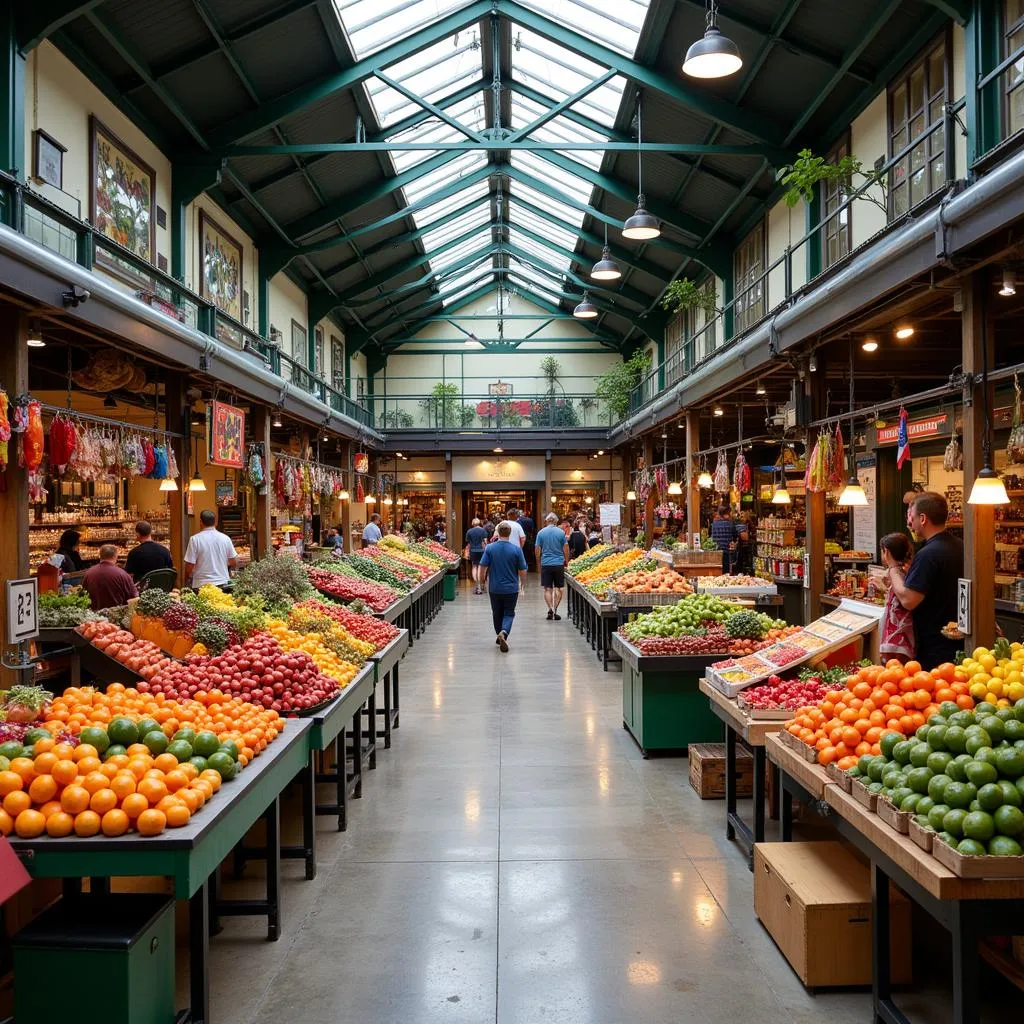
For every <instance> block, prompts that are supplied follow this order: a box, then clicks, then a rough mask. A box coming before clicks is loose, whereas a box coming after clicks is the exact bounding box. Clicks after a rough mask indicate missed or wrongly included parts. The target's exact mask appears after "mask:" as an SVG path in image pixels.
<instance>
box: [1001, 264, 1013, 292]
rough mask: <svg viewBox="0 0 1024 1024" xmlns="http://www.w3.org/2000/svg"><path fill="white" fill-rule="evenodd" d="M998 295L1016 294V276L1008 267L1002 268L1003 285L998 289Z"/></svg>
mask: <svg viewBox="0 0 1024 1024" xmlns="http://www.w3.org/2000/svg"><path fill="white" fill-rule="evenodd" d="M999 294H1000V295H1006V296H1009V295H1016V294H1017V274H1016V273H1015V272H1014V271H1013V270H1011V269H1010V268H1009V267H1003V285H1002V287H1001V288H1000V289H999Z"/></svg>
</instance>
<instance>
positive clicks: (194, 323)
mask: <svg viewBox="0 0 1024 1024" xmlns="http://www.w3.org/2000/svg"><path fill="white" fill-rule="evenodd" d="M0 221H2V223H3V224H5V225H6V226H7V227H9V228H12V229H14V230H15V231H18V232H20V233H21V234H23V235H26V236H27V237H29V238H31V239H33V240H34V241H36V242H38V243H39V244H40V245H41V246H43V247H44V248H46V249H49V250H50V251H51V252H55V253H57V254H58V255H59V256H63V257H64V258H65V259H68V260H73V261H74V262H76V263H78V264H79V265H80V266H83V267H86V268H87V269H89V270H97V269H98V270H101V271H102V272H103V274H104V276H106V277H108V278H110V279H112V280H113V281H114V282H115V283H116V284H117V285H119V286H120V287H123V288H124V290H125V291H127V292H130V293H131V294H134V295H135V296H136V298H139V299H141V300H142V301H143V302H145V303H147V304H148V305H149V306H151V307H153V308H154V309H157V310H159V311H160V312H161V313H163V314H164V315H165V316H168V317H170V318H171V319H172V320H177V321H178V322H179V323H182V324H185V325H186V326H187V327H191V328H193V329H194V330H197V331H200V332H201V333H203V334H207V335H209V336H210V337H211V338H216V339H217V340H218V341H220V342H221V343H223V344H224V345H227V346H229V347H231V348H234V349H237V350H238V351H239V352H245V353H248V354H249V355H250V356H251V357H252V358H253V360H254V361H255V362H256V363H258V364H261V365H262V366H263V367H264V368H265V369H267V370H268V371H269V372H271V373H273V374H275V375H277V376H279V377H281V378H282V379H283V380H284V381H288V382H290V383H292V384H293V385H294V386H295V387H298V388H301V389H302V390H303V391H306V392H308V393H309V394H311V395H315V396H316V397H317V398H319V399H320V401H321V402H323V403H324V404H325V405H327V406H329V407H330V408H331V409H333V410H334V411H335V412H337V413H339V414H341V415H343V416H347V417H349V418H350V419H352V420H355V421H356V422H357V423H361V424H362V425H363V426H367V427H372V426H373V416H372V414H371V413H370V411H369V410H368V409H366V408H364V407H363V406H362V405H360V404H359V403H358V402H355V401H353V400H352V399H351V398H349V397H348V395H346V394H343V393H342V392H341V391H338V390H337V389H336V388H334V387H332V386H331V385H330V384H328V383H327V382H326V381H323V380H320V379H319V378H318V377H316V376H314V375H313V374H312V373H311V372H310V371H309V370H308V369H307V368H306V367H304V366H301V365H300V364H298V363H296V362H295V361H294V360H293V359H291V357H289V356H287V355H285V354H284V353H283V352H281V351H280V350H279V349H278V347H277V346H276V345H273V344H271V343H270V342H269V341H267V339H266V338H262V337H260V335H259V334H257V333H256V332H254V331H252V330H250V329H249V328H248V327H246V326H245V325H244V324H241V323H239V322H238V321H237V320H235V319H233V318H232V317H230V316H228V315H227V314H226V313H223V312H222V311H221V310H219V309H217V307H216V306H214V305H213V303H211V302H210V301H209V300H207V299H204V298H203V297H202V296H200V295H198V294H196V293H195V292H194V291H192V290H191V289H190V288H187V287H186V286H185V285H184V284H182V283H181V282H180V281H177V280H175V279H174V278H173V277H171V276H170V275H169V274H165V273H164V272H163V271H161V270H159V269H157V268H156V267H154V266H153V265H152V264H151V263H149V262H148V261H147V260H145V259H142V258H141V257H139V256H136V255H135V253H133V252H130V251H129V250H128V249H125V248H124V247H123V246H121V245H118V243H117V242H115V241H113V240H112V239H110V238H107V237H106V235H102V234H100V233H98V232H96V231H94V230H93V227H92V225H91V224H89V223H88V222H87V221H84V220H80V219H79V218H78V217H75V216H73V215H72V214H70V213H68V212H67V211H66V210H63V209H61V208H60V207H59V206H57V205H56V204H55V203H53V202H51V201H50V200H49V199H47V198H46V197H45V196H41V195H39V194H38V193H36V192H33V191H32V190H31V189H29V188H28V187H26V186H25V184H24V183H23V182H20V181H18V179H17V178H15V177H13V176H12V175H9V174H6V173H4V172H2V171H0ZM282 364H283V365H282Z"/></svg>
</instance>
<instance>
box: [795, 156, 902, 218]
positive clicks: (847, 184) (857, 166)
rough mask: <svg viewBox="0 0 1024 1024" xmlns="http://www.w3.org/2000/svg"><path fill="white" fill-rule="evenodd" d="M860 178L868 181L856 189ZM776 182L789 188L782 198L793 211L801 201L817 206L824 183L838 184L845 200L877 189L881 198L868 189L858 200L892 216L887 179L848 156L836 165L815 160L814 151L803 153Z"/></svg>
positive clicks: (818, 158) (822, 160)
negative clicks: (817, 193) (816, 194)
mask: <svg viewBox="0 0 1024 1024" xmlns="http://www.w3.org/2000/svg"><path fill="white" fill-rule="evenodd" d="M857 178H863V179H864V180H863V181H862V182H861V184H860V185H859V186H855V185H854V180H855V179H857ZM775 179H776V181H778V182H779V184H780V185H783V186H785V188H786V191H785V192H784V193H783V196H782V198H783V199H784V200H785V202H786V205H787V206H788V207H790V208H791V209H792V207H794V206H796V204H797V203H799V202H800V201H801V200H803V201H804V202H805V203H812V202H814V189H815V187H816V186H817V185H818V184H819V183H821V182H825V183H826V184H838V186H839V194H840V196H842V197H843V198H845V197H846V196H848V195H851V194H852V193H853V192H854V191H856V188H858V187H860V188H863V187H864V186H875V185H877V186H878V188H879V189H880V190H881V196H879V195H878V193H877V192H875V190H874V188H873V187H869V188H864V191H863V192H861V193H859V195H858V196H857V198H858V199H866V200H867V201H868V202H870V203H874V204H875V206H877V207H878V208H879V209H880V210H881V211H882V212H883V213H884V214H885V215H886V217H888V216H889V205H888V201H887V199H886V194H885V188H886V180H885V176H884V175H883V174H881V173H879V172H878V171H874V170H872V171H865V170H864V168H863V165H862V163H861V162H860V160H858V159H857V158H856V157H855V156H844V157H843V158H842V159H841V160H837V161H836V162H835V163H829V162H828V161H827V160H826V159H825V158H824V157H821V156H815V155H814V153H812V152H811V150H809V149H801V150H800V152H799V153H797V155H796V159H795V160H794V161H793V162H792V163H791V164H787V165H786V166H785V167H780V168H779V170H778V172H777V174H776V175H775Z"/></svg>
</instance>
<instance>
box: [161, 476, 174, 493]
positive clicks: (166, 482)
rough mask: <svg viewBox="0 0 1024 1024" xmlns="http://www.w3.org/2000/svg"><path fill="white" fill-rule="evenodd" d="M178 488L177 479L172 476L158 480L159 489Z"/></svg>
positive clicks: (170, 489) (171, 489) (169, 489)
mask: <svg viewBox="0 0 1024 1024" xmlns="http://www.w3.org/2000/svg"><path fill="white" fill-rule="evenodd" d="M177 489H178V481H177V480H175V479H174V477H173V476H165V477H164V478H163V480H161V481H160V490H161V491H176V490H177Z"/></svg>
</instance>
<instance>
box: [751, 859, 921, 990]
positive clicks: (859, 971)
mask: <svg viewBox="0 0 1024 1024" xmlns="http://www.w3.org/2000/svg"><path fill="white" fill-rule="evenodd" d="M891 893H892V897H891V911H890V914H891V918H890V919H891V922H892V980H893V981H894V982H895V983H899V984H902V983H905V982H909V981H910V977H911V966H910V965H911V955H910V954H911V949H910V902H909V900H907V898H906V897H905V896H904V895H903V894H902V893H900V892H898V890H896V889H895V887H893V888H892V889H891ZM754 912H755V913H756V914H757V916H758V918H759V919H760V921H761V923H762V924H763V925H764V926H765V928H766V929H767V930H768V933H769V934H770V935H771V937H772V938H773V939H774V940H775V943H776V945H777V946H778V947H779V949H780V950H781V951H782V953H783V955H784V956H785V957H786V959H787V960H788V961H789V963H790V966H791V967H792V968H793V970H794V971H795V972H796V974H797V976H798V977H799V978H800V980H801V981H802V982H803V983H804V984H805V985H806V986H807V987H808V988H828V987H832V986H848V985H870V984H871V875H870V870H869V868H868V866H867V865H866V864H864V863H863V862H862V861H860V860H858V859H857V857H856V856H855V855H854V854H853V853H852V852H851V851H850V850H849V849H848V848H847V847H845V846H844V845H843V844H842V843H838V842H822V843H758V844H757V845H756V846H755V847H754Z"/></svg>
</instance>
